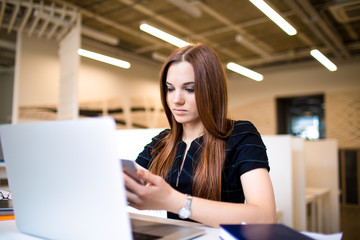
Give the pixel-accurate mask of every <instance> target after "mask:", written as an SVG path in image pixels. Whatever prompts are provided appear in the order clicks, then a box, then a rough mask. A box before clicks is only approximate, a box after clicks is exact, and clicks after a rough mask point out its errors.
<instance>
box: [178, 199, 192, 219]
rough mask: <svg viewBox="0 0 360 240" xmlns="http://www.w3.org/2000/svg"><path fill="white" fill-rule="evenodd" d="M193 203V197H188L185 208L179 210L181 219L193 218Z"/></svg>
mask: <svg viewBox="0 0 360 240" xmlns="http://www.w3.org/2000/svg"><path fill="white" fill-rule="evenodd" d="M191 202H192V196H190V195H187V198H186V204H185V206H184V207H182V208H180V210H179V217H180V218H181V219H186V218H189V217H190V216H191V209H190V207H191Z"/></svg>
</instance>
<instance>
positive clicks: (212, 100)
mask: <svg viewBox="0 0 360 240" xmlns="http://www.w3.org/2000/svg"><path fill="white" fill-rule="evenodd" d="M181 61H187V62H189V63H190V64H191V65H192V66H193V69H194V74H195V99H196V105H197V108H198V112H199V117H200V120H201V121H202V123H203V125H204V127H205V133H204V135H203V140H204V141H203V146H202V152H201V156H200V160H199V162H198V164H197V166H196V169H195V170H194V173H195V174H194V178H193V186H192V188H193V195H194V196H198V197H202V198H206V199H212V200H221V173H222V167H223V163H224V161H225V153H226V152H225V140H224V139H225V138H227V137H228V136H229V135H230V133H231V131H232V129H233V121H231V120H228V119H227V104H228V99H227V83H226V75H225V72H224V68H223V67H222V65H221V62H220V60H219V58H218V56H217V55H216V53H215V52H214V51H213V50H212V49H211V48H210V47H209V46H207V45H204V44H193V45H188V46H185V47H183V48H179V49H177V50H176V51H175V52H174V53H173V54H171V55H170V56H169V57H168V59H167V60H166V61H165V63H164V64H163V67H162V71H161V75H160V90H161V101H162V105H163V107H164V110H165V113H166V117H167V119H168V121H169V124H170V132H169V134H168V135H167V136H166V137H165V138H163V140H162V141H160V142H159V144H157V146H156V147H155V148H154V150H153V156H152V163H151V165H150V167H149V169H150V171H151V172H153V173H155V174H158V175H160V176H162V177H163V178H166V177H167V176H168V173H169V171H170V170H171V167H172V165H173V163H174V159H175V154H176V146H177V143H178V141H179V140H180V139H181V136H182V125H181V124H179V123H178V122H176V120H175V118H174V116H173V115H172V113H171V110H170V108H169V106H168V104H167V99H166V98H167V86H166V78H167V72H168V70H169V68H170V66H171V65H172V64H173V63H177V62H181ZM195 183H196V184H195Z"/></svg>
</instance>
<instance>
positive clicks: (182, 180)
mask: <svg viewBox="0 0 360 240" xmlns="http://www.w3.org/2000/svg"><path fill="white" fill-rule="evenodd" d="M169 131H170V130H169V129H166V130H164V131H162V132H161V133H160V134H159V135H157V136H155V137H154V138H153V139H152V142H151V143H149V144H148V145H146V146H145V148H144V150H143V151H142V152H141V153H140V154H139V156H138V157H137V159H136V162H137V163H138V164H139V165H141V166H142V167H144V168H148V167H149V166H150V160H151V155H150V153H151V151H152V150H153V147H154V146H155V145H156V144H157V143H158V142H159V141H160V140H161V139H162V138H164V137H165V136H166V135H167V134H168V133H169ZM202 142H203V137H200V138H197V139H195V140H194V141H193V142H192V143H191V146H190V148H189V150H188V152H187V154H186V157H185V162H184V166H183V169H182V170H181V171H180V167H181V162H182V159H183V155H184V153H185V149H186V143H185V142H183V141H182V140H180V141H179V142H178V143H177V151H176V159H175V162H174V165H173V167H172V169H171V171H170V174H169V176H168V177H167V178H166V179H165V180H166V181H167V182H168V183H169V184H170V185H171V186H172V187H173V188H174V189H176V190H178V191H179V192H182V193H186V194H190V195H192V180H193V169H194V166H196V165H197V161H199V156H200V152H201V145H202ZM256 168H266V169H267V170H268V171H269V170H270V167H269V163H268V158H267V155H266V148H265V145H264V143H263V141H262V139H261V136H260V134H259V132H258V131H257V129H256V128H255V126H254V125H253V124H252V123H251V122H249V121H236V122H235V124H234V130H233V132H232V133H231V135H230V136H229V137H228V138H227V139H226V159H225V163H224V167H223V174H222V187H221V201H223V202H233V203H244V201H245V197H244V192H243V189H242V185H241V181H240V176H241V175H242V174H244V173H246V172H247V171H250V170H253V169H256ZM168 217H170V218H176V219H178V216H177V215H176V214H172V213H168Z"/></svg>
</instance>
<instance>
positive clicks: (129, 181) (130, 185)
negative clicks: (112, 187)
mask: <svg viewBox="0 0 360 240" xmlns="http://www.w3.org/2000/svg"><path fill="white" fill-rule="evenodd" d="M123 175H124V184H125V188H126V190H128V191H131V192H135V193H136V191H137V189H138V187H139V185H140V184H138V183H137V182H136V181H135V180H134V179H133V178H132V177H130V176H128V175H127V174H126V173H124V174H123Z"/></svg>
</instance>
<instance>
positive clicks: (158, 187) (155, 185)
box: [124, 168, 182, 211]
mask: <svg viewBox="0 0 360 240" xmlns="http://www.w3.org/2000/svg"><path fill="white" fill-rule="evenodd" d="M137 174H138V176H139V177H140V178H141V179H142V180H143V181H144V182H146V185H141V184H138V183H137V182H136V181H134V180H133V179H132V178H131V177H129V176H128V175H126V173H124V181H125V186H126V196H127V200H128V202H129V205H130V206H132V207H135V208H137V209H140V210H145V209H146V210H168V211H171V210H172V209H171V208H172V206H171V205H172V203H173V201H174V200H172V199H176V195H182V194H181V193H179V192H177V191H176V190H174V189H173V188H172V187H171V186H170V185H169V184H168V183H167V182H166V181H165V180H164V179H163V178H162V177H160V176H157V175H154V174H152V173H151V172H149V171H147V170H145V169H141V168H139V169H138V170H137ZM180 198H181V197H180Z"/></svg>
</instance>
